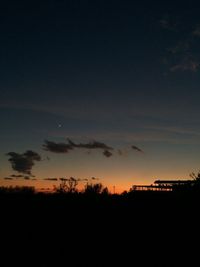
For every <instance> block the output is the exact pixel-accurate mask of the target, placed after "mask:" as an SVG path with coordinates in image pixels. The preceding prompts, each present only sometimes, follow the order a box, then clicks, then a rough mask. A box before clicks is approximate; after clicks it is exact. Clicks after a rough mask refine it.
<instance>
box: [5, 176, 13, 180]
mask: <svg viewBox="0 0 200 267" xmlns="http://www.w3.org/2000/svg"><path fill="white" fill-rule="evenodd" d="M4 180H13V178H11V177H4Z"/></svg>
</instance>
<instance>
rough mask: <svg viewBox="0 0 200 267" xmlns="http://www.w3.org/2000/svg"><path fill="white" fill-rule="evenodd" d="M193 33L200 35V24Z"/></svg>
mask: <svg viewBox="0 0 200 267" xmlns="http://www.w3.org/2000/svg"><path fill="white" fill-rule="evenodd" d="M192 35H194V36H198V37H200V25H197V26H196V28H195V29H194V31H193V32H192Z"/></svg>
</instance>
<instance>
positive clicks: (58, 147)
mask: <svg viewBox="0 0 200 267" xmlns="http://www.w3.org/2000/svg"><path fill="white" fill-rule="evenodd" d="M67 141H68V143H55V142H52V141H48V140H45V144H44V145H43V149H44V150H46V151H50V152H54V153H68V152H69V151H71V150H73V149H88V150H94V149H102V150H104V151H103V155H104V156H105V157H110V156H112V153H111V152H110V150H113V148H112V147H110V146H108V145H106V144H105V143H102V142H98V141H92V142H89V143H74V142H73V141H72V140H71V139H69V138H67Z"/></svg>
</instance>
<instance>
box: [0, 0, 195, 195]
mask: <svg viewBox="0 0 200 267" xmlns="http://www.w3.org/2000/svg"><path fill="white" fill-rule="evenodd" d="M199 10H200V3H198V1H189V2H188V1H177V0H175V1H159V2H158V1H127V0H115V1H109V0H107V1H103V0H101V1H100V0H98V1H89V0H88V1H86V0H79V1H76V0H73V1H69V0H68V1H64V0H58V1H55V0H48V1H42V0H41V1H32V0H30V1H9V0H7V1H2V2H1V4H0V53H1V54H0V58H1V60H0V77H1V79H0V121H1V127H0V129H1V130H0V185H17V184H18V185H34V186H36V187H38V188H41V187H50V188H52V187H53V185H54V184H56V183H59V181H55V180H49V178H59V177H78V178H80V179H90V178H91V177H95V178H98V179H97V181H99V182H101V183H103V184H104V185H105V186H108V187H109V188H110V190H112V188H113V186H115V188H116V190H117V191H119V192H121V191H123V190H128V189H129V188H130V187H131V186H132V185H133V184H151V183H153V182H154V180H156V179H188V178H189V174H190V173H191V172H193V171H194V172H197V171H198V170H199V169H200V116H199V115H200V105H199V99H200V90H199V84H200V18H199ZM5 178H6V179H5ZM8 178H9V179H8ZM83 185H84V183H83V184H82V186H83Z"/></svg>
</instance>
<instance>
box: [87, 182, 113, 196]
mask: <svg viewBox="0 0 200 267" xmlns="http://www.w3.org/2000/svg"><path fill="white" fill-rule="evenodd" d="M84 193H85V194H102V193H104V194H105V193H107V194H108V188H107V187H105V188H104V187H103V185H102V184H101V183H96V184H92V183H90V184H89V183H87V184H86V186H85V190H84Z"/></svg>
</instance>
